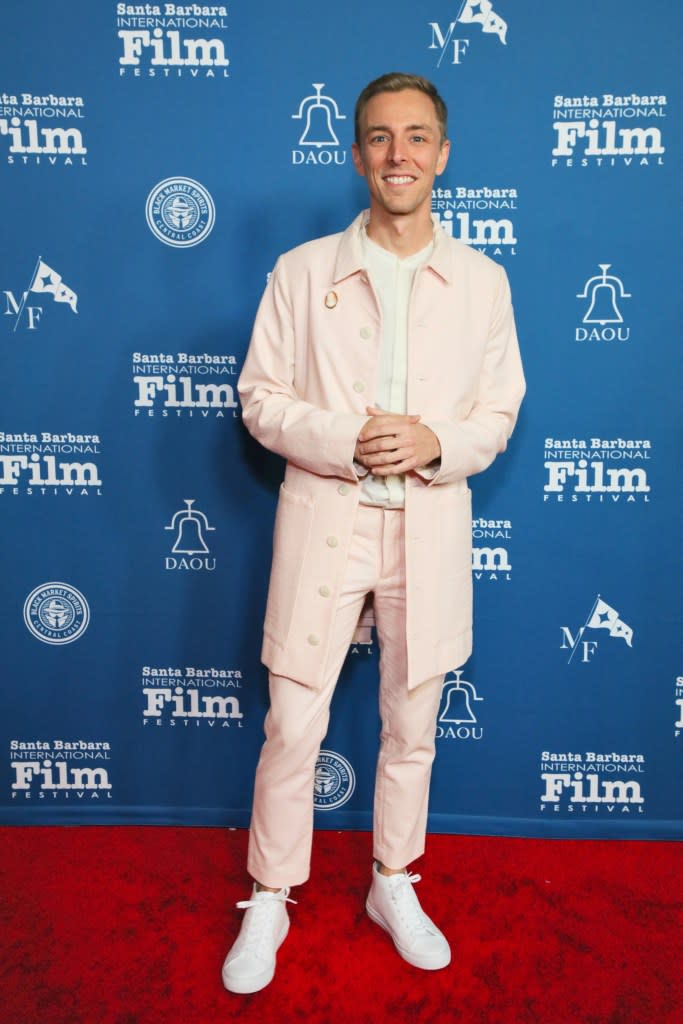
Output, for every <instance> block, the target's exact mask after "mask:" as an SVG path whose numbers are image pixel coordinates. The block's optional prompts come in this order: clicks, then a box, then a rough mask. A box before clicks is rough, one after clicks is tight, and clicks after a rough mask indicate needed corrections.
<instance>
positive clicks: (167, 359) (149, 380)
mask: <svg viewBox="0 0 683 1024" xmlns="http://www.w3.org/2000/svg"><path fill="white" fill-rule="evenodd" d="M132 369H133V384H134V385H135V390H134V394H135V398H134V400H133V408H134V410H135V416H142V417H150V416H161V417H162V418H166V419H167V418H168V417H169V416H170V417H173V418H179V417H182V418H184V419H187V418H190V419H192V418H194V419H199V420H202V419H225V418H226V417H227V418H230V419H239V418H240V411H239V404H238V402H237V399H236V398H235V384H236V378H237V374H238V364H237V358H236V356H234V355H226V354H221V355H216V354H212V353H209V352H198V353H194V352H133V356H132Z"/></svg>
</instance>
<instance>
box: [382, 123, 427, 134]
mask: <svg viewBox="0 0 683 1024" xmlns="http://www.w3.org/2000/svg"><path fill="white" fill-rule="evenodd" d="M405 130H406V131H408V132H414V131H421V132H431V131H433V130H434V129H433V128H432V127H431V125H428V124H409V125H406V127H405ZM390 131H391V129H390V128H389V126H388V125H386V124H371V125H368V127H367V132H390Z"/></svg>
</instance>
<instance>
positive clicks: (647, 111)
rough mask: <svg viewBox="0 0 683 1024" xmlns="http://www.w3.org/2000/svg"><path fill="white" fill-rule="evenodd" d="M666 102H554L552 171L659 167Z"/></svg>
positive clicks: (610, 98)
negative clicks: (569, 168)
mask: <svg viewBox="0 0 683 1024" xmlns="http://www.w3.org/2000/svg"><path fill="white" fill-rule="evenodd" d="M667 105H668V104H667V98H666V96H646V95H642V96H641V95H638V94H636V93H631V94H628V95H625V96H616V95H614V94H613V93H603V94H602V96H586V95H584V96H555V97H554V100H553V113H552V118H553V125H552V127H553V132H554V146H553V148H552V157H551V165H552V166H553V167H572V168H583V167H643V166H660V165H661V164H663V163H664V152H665V148H664V146H663V145H662V130H661V128H660V124H661V121H662V119H664V118H666V116H667Z"/></svg>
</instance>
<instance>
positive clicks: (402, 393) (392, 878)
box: [223, 73, 524, 992]
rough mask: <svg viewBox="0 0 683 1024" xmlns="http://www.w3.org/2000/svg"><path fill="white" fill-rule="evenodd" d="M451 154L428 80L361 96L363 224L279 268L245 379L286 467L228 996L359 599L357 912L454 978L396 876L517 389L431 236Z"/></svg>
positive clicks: (308, 820) (260, 922)
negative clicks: (365, 708)
mask: <svg viewBox="0 0 683 1024" xmlns="http://www.w3.org/2000/svg"><path fill="white" fill-rule="evenodd" d="M449 146H450V144H449V142H448V139H447V137H446V108H445V105H444V103H443V101H442V99H441V97H440V96H439V95H438V93H437V91H436V89H435V88H434V86H433V85H432V84H431V83H429V82H427V81H426V80H425V79H423V78H419V77H416V76H413V75H405V74H398V73H396V74H389V75H384V76H382V77H381V78H379V79H376V80H375V81H374V82H371V83H370V84H369V85H368V86H367V87H366V88H365V89H364V90H363V92H362V93H361V95H360V97H359V99H358V102H357V105H356V141H355V143H354V144H353V161H354V164H355V167H356V170H357V171H358V173H359V174H361V175H362V176H363V177H365V179H366V181H367V185H368V190H369V193H370V209H369V211H365V212H363V213H361V214H360V215H359V216H358V217H357V218H356V220H355V221H354V222H353V224H352V225H351V226H350V227H349V228H348V229H347V230H346V231H345V232H344V233H343V234H340V235H332V236H329V237H326V238H321V239H317V240H315V241H313V242H309V243H307V244H305V245H302V246H299V247H298V248H296V249H294V250H292V251H291V252H288V253H286V254H285V255H284V256H282V257H281V258H280V259H279V260H278V262H277V265H276V267H275V269H274V271H273V274H272V277H271V280H270V282H269V285H268V287H267V289H266V292H265V294H264V297H263V300H262V302H261V306H260V308H259V311H258V315H257V318H256V323H255V327H254V333H253V336H252V340H251V345H250V348H249V352H248V354H247V358H246V361H245V364H244V369H243V372H242V375H241V377H240V381H239V385H238V386H239V391H240V395H241V398H242V405H243V414H244V422H245V424H246V426H247V428H248V430H249V431H250V432H251V433H252V434H253V435H254V437H255V438H257V439H258V440H259V441H260V442H261V444H263V445H264V446H265V447H266V448H268V449H270V450H271V451H274V452H277V453H278V454H280V455H282V456H283V457H284V458H285V459H286V460H287V467H286V473H285V479H284V483H283V485H282V487H281V490H280V498H279V502H278V509H277V515H276V521H275V532H274V545H273V564H272V569H271V578H270V589H269V594H268V604H267V608H266V615H265V626H264V641H263V651H262V657H263V661H264V663H265V664H266V665H267V666H268V668H269V669H270V700H271V706H270V710H269V712H268V715H267V718H266V726H265V729H266V742H265V744H264V747H263V750H262V752H261V758H260V761H259V764H258V768H257V772H256V782H255V791H254V807H253V814H252V822H251V831H250V839H249V856H248V870H249V873H250V875H251V876H252V878H253V879H254V887H253V892H252V896H251V899H249V900H247V901H245V902H243V903H239V904H238V906H239V907H242V908H243V909H245V910H246V915H245V918H244V921H243V923H242V928H241V931H240V934H239V937H238V939H237V941H236V942H235V944H234V945H233V947H232V949H231V950H230V952H229V953H228V956H227V958H226V960H225V963H224V965H223V981H224V984H225V986H226V988H228V989H229V990H230V991H233V992H255V991H258V989H260V988H263V987H264V986H265V985H267V984H268V983H269V981H270V980H271V978H272V977H273V973H274V970H275V958H276V952H277V949H278V948H279V946H280V944H281V943H282V942H283V941H284V939H285V936H286V935H287V931H288V927H289V919H288V914H287V909H286V904H287V902H292V901H291V900H290V899H289V892H290V888H291V886H294V885H300V884H301V883H303V882H304V881H306V879H307V878H308V874H309V859H310V848H311V840H312V828H313V774H314V769H315V763H316V759H317V755H318V750H319V747H320V743H321V741H322V738H323V736H324V735H325V732H326V729H327V723H328V716H329V705H330V700H331V698H332V693H333V691H334V687H335V684H336V681H337V677H338V675H339V672H340V669H341V667H342V664H343V661H344V658H345V656H346V653H347V650H348V647H349V644H350V643H351V642H352V638H353V634H354V631H355V629H356V626H357V624H358V620H359V616H360V614H361V611H362V610H363V606H364V603H365V600H366V597H367V596H368V595H370V594H371V595H372V599H373V605H374V616H375V622H376V627H377V633H378V640H379V645H380V650H381V658H380V714H381V718H382V734H381V742H380V752H379V759H378V764H377V776H376V784H375V808H374V857H375V861H374V864H373V868H372V883H371V887H370V892H369V895H368V899H367V903H366V908H367V912H368V914H369V916H370V918H371V919H372V920H373V921H375V922H376V923H377V924H379V925H380V926H381V927H382V928H384V929H385V930H386V931H387V932H388V933H389V935H390V936H391V938H392V940H393V942H394V945H395V946H396V949H397V951H398V952H399V954H400V955H401V956H402V957H403V958H404V959H405V960H407V961H408V962H409V963H411V964H413V965H415V966H417V967H421V968H424V969H426V970H436V969H439V968H442V967H445V966H446V965H447V964H448V963H449V961H450V949H449V946H448V942H447V941H446V938H445V937H444V936H443V935H442V933H441V932H440V931H439V930H438V928H437V927H436V926H435V925H434V924H433V922H432V921H431V920H430V919H429V918H428V917H427V915H426V914H424V912H423V911H422V909H421V907H420V904H419V902H418V899H417V896H416V894H415V890H414V888H413V883H414V882H416V881H418V880H419V876H418V875H411V874H409V873H408V872H407V871H406V865H408V864H409V863H410V862H412V861H413V860H415V858H417V857H419V856H420V855H421V854H422V853H423V851H424V837H425V828H426V820H427V801H428V791H429V780H430V773H431V765H432V761H433V758H434V750H435V732H436V715H437V710H438V706H439V701H440V697H441V690H442V685H443V678H444V674H445V672H446V671H448V670H449V669H452V668H454V667H456V666H458V665H461V664H462V663H463V662H464V661H465V660H466V659H467V658H468V657H469V654H470V651H471V632H472V628H471V586H472V583H471V525H472V513H471V506H470V492H469V489H468V487H467V481H466V477H467V476H468V475H469V474H471V473H477V472H479V471H480V470H483V469H485V468H486V467H487V466H488V465H489V464H490V463H491V462H492V461H493V459H494V458H495V456H496V455H497V453H499V452H502V451H503V450H504V449H505V447H506V445H507V441H508V438H509V437H510V434H511V432H512V429H513V426H514V423H515V419H516V415H517V411H518V408H519V404H520V402H521V400H522V396H523V393H524V380H523V376H522V369H521V364H520V358H519V351H518V347H517V340H516V335H515V328H514V322H513V315H512V308H511V304H510V292H509V287H508V284H507V278H506V275H505V273H504V271H503V270H502V268H501V267H499V266H498V265H497V264H495V263H493V262H492V261H491V260H489V259H487V258H486V257H484V256H482V255H481V254H479V253H477V252H475V251H474V250H471V249H469V248H468V247H467V246H465V245H462V244H461V243H459V242H457V241H455V240H453V239H452V238H449V237H448V236H447V235H446V234H445V233H444V232H443V231H442V230H441V229H440V227H439V226H438V223H435V222H434V221H433V219H432V216H431V197H432V186H433V184H434V178H435V176H436V175H438V174H441V172H442V171H443V170H444V168H445V166H446V162H447V160H448V153H449Z"/></svg>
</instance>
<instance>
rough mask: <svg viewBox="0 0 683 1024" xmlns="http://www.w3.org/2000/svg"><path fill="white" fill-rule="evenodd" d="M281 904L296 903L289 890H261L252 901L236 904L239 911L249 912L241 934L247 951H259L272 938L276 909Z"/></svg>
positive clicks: (242, 901) (241, 901)
mask: <svg viewBox="0 0 683 1024" xmlns="http://www.w3.org/2000/svg"><path fill="white" fill-rule="evenodd" d="M280 903H296V900H290V898H289V888H284V889H280V891H279V892H267V891H265V890H261V891H260V892H255V893H254V894H253V896H252V898H251V899H250V900H240V901H239V903H237V904H236V906H237V908H238V909H239V910H246V911H247V914H246V915H245V918H244V922H243V925H242V930H241V933H240V935H241V937H242V940H243V944H244V948H245V949H252V950H254V951H257V950H258V949H259V947H260V946H261V944H262V943H263V942H264V940H267V939H270V938H271V936H272V932H273V928H274V926H275V922H276V920H277V914H276V913H275V911H276V907H277V904H280Z"/></svg>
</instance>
